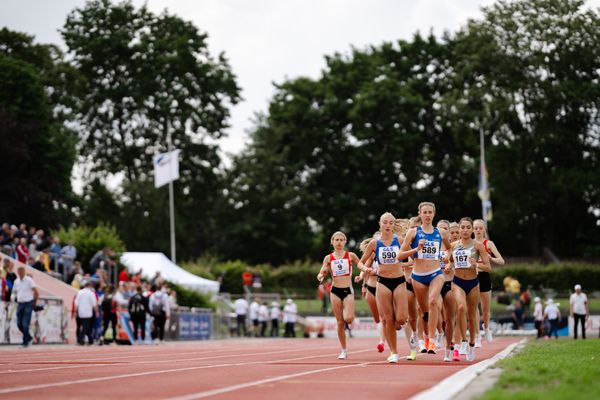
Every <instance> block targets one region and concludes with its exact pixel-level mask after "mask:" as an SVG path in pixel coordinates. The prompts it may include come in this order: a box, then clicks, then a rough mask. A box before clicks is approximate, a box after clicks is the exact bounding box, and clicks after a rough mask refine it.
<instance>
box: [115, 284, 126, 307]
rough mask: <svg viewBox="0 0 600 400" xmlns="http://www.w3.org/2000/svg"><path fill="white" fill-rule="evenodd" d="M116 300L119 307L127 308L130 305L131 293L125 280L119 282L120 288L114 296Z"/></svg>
mask: <svg viewBox="0 0 600 400" xmlns="http://www.w3.org/2000/svg"><path fill="white" fill-rule="evenodd" d="M114 300H115V302H116V303H117V309H127V307H128V306H129V294H128V293H127V287H126V283H125V282H120V283H119V289H118V290H117V293H116V294H115V296H114Z"/></svg>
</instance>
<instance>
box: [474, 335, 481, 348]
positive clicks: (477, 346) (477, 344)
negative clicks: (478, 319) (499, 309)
mask: <svg viewBox="0 0 600 400" xmlns="http://www.w3.org/2000/svg"><path fill="white" fill-rule="evenodd" d="M475 347H476V348H478V349H479V348H480V347H481V337H480V336H479V335H477V337H476V338H475Z"/></svg>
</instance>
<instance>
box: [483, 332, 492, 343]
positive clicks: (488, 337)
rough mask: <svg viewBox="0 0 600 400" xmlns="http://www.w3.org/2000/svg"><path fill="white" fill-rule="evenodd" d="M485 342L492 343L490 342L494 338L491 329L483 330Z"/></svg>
mask: <svg viewBox="0 0 600 400" xmlns="http://www.w3.org/2000/svg"><path fill="white" fill-rule="evenodd" d="M485 340H487V341H488V343H492V341H493V340H494V338H493V337H492V330H491V329H486V330H485Z"/></svg>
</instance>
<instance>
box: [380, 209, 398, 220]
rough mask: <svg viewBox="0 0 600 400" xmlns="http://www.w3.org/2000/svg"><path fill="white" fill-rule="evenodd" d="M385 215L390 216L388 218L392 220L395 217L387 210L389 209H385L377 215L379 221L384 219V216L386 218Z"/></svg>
mask: <svg viewBox="0 0 600 400" xmlns="http://www.w3.org/2000/svg"><path fill="white" fill-rule="evenodd" d="M387 217H390V218H392V219H393V220H395V219H396V217H394V214H392V213H391V212H389V211H386V212H384V213H383V214H381V217H379V221H381V220H382V219H384V218H387Z"/></svg>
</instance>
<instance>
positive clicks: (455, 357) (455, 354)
mask: <svg viewBox="0 0 600 400" xmlns="http://www.w3.org/2000/svg"><path fill="white" fill-rule="evenodd" d="M452 361H460V356H459V355H458V350H457V349H454V351H453V352H452Z"/></svg>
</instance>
